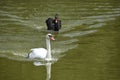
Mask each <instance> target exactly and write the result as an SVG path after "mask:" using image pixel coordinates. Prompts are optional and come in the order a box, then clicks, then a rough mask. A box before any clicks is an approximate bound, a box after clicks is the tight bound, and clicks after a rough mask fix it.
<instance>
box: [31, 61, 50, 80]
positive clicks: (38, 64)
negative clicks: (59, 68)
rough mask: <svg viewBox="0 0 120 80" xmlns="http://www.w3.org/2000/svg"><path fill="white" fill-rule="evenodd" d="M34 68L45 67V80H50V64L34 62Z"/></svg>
mask: <svg viewBox="0 0 120 80" xmlns="http://www.w3.org/2000/svg"><path fill="white" fill-rule="evenodd" d="M33 64H34V65H35V66H45V67H46V71H47V74H46V80H50V78H51V65H52V62H44V63H42V62H34V63H33Z"/></svg>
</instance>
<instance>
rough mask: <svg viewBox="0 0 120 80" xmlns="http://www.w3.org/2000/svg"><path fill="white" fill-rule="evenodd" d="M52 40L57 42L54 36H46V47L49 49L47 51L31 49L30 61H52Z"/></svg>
mask: <svg viewBox="0 0 120 80" xmlns="http://www.w3.org/2000/svg"><path fill="white" fill-rule="evenodd" d="M50 40H55V39H54V36H53V35H52V34H47V35H46V47H47V49H45V48H34V49H31V52H30V53H29V54H28V57H29V58H30V59H34V58H41V59H46V60H51V45H50Z"/></svg>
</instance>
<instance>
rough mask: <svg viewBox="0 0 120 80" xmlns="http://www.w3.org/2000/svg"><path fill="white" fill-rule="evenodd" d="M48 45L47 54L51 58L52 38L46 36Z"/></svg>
mask: <svg viewBox="0 0 120 80" xmlns="http://www.w3.org/2000/svg"><path fill="white" fill-rule="evenodd" d="M46 47H47V51H48V52H47V56H46V58H48V59H51V45H50V39H48V38H46Z"/></svg>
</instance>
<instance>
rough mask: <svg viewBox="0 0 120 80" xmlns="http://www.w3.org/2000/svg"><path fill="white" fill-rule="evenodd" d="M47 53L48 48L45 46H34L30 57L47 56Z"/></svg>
mask: <svg viewBox="0 0 120 80" xmlns="http://www.w3.org/2000/svg"><path fill="white" fill-rule="evenodd" d="M46 55H47V50H46V49H44V48H34V49H31V53H30V54H29V58H31V59H34V58H42V59H44V58H46Z"/></svg>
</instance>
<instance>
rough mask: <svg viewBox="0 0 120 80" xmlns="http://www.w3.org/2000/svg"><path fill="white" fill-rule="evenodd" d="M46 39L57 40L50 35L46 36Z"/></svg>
mask: <svg viewBox="0 0 120 80" xmlns="http://www.w3.org/2000/svg"><path fill="white" fill-rule="evenodd" d="M46 38H47V39H50V40H55V38H54V36H53V35H52V34H50V33H49V34H47V35H46Z"/></svg>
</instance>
